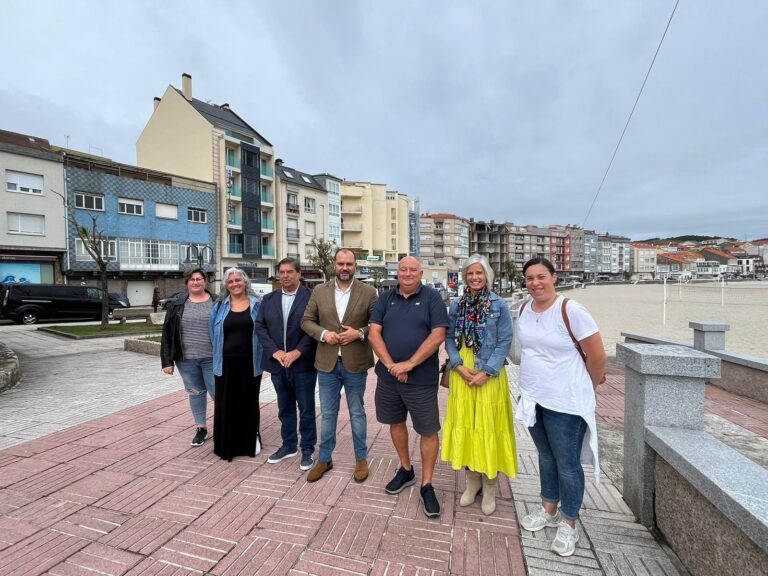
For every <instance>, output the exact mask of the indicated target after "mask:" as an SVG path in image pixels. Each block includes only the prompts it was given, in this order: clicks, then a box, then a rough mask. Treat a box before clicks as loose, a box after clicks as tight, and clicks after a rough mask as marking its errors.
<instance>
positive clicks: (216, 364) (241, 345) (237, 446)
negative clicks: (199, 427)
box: [210, 268, 262, 462]
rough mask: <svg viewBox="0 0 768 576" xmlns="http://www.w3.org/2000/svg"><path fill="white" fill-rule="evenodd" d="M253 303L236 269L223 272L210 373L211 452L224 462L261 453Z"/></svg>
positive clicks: (213, 319) (213, 320) (257, 346)
mask: <svg viewBox="0 0 768 576" xmlns="http://www.w3.org/2000/svg"><path fill="white" fill-rule="evenodd" d="M258 311H259V300H258V299H257V298H256V297H255V296H253V295H252V294H251V281H250V280H249V279H248V276H247V275H246V274H245V272H243V271H242V270H240V269H239V268H230V269H229V270H227V271H226V272H224V279H223V280H222V287H221V299H220V300H219V302H218V303H217V304H216V306H215V307H214V308H213V311H212V312H211V321H210V333H211V342H212V343H213V374H214V376H215V378H216V400H215V405H214V408H215V409H214V413H213V452H214V454H216V455H218V456H219V457H220V458H222V459H224V460H229V461H230V462H231V461H232V458H233V457H235V456H251V457H254V456H256V454H258V453H259V452H261V438H260V433H259V391H260V389H261V373H262V369H261V352H262V350H261V344H260V343H259V340H258V338H257V337H256V332H255V331H254V322H255V320H256V314H257V312H258Z"/></svg>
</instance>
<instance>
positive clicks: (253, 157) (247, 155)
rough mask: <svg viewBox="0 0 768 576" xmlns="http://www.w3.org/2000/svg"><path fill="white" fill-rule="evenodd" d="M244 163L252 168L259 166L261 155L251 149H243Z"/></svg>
mask: <svg viewBox="0 0 768 576" xmlns="http://www.w3.org/2000/svg"><path fill="white" fill-rule="evenodd" d="M243 164H244V165H245V166H250V167H251V168H258V167H259V155H258V154H255V153H253V152H251V151H250V150H243Z"/></svg>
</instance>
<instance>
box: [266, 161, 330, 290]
mask: <svg viewBox="0 0 768 576" xmlns="http://www.w3.org/2000/svg"><path fill="white" fill-rule="evenodd" d="M275 189H276V190H277V198H278V202H279V206H280V210H278V216H277V253H278V255H279V256H280V258H283V257H286V256H287V257H289V258H295V259H296V260H298V261H299V262H300V263H301V268H302V277H303V278H304V280H307V281H311V280H315V281H316V280H323V278H324V277H323V272H322V270H320V269H318V268H315V267H313V266H312V265H311V264H310V258H311V257H312V255H313V254H314V248H313V247H312V241H313V240H315V239H317V238H322V239H325V240H327V239H328V228H329V222H328V213H329V210H328V191H327V190H326V189H325V187H324V186H323V185H322V184H321V183H320V182H318V181H317V180H315V178H314V177H313V176H311V175H310V174H307V173H306V172H301V171H300V170H296V169H295V168H290V167H288V166H284V165H283V161H282V160H280V159H278V160H276V161H275Z"/></svg>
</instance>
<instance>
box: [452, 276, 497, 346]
mask: <svg viewBox="0 0 768 576" xmlns="http://www.w3.org/2000/svg"><path fill="white" fill-rule="evenodd" d="M490 310H491V292H490V290H488V288H487V287H486V288H483V289H482V290H481V291H480V292H478V293H477V294H475V295H474V296H473V295H472V294H470V292H469V290H466V291H465V292H464V296H462V297H461V300H459V305H458V308H457V310H456V312H457V316H456V327H455V328H454V330H453V342H454V343H455V344H456V348H457V349H458V350H461V346H462V340H463V342H464V344H466V345H467V346H468V347H469V348H472V352H473V353H475V354H478V353H479V352H480V348H482V347H483V343H484V342H485V320H486V318H487V316H488V312H490Z"/></svg>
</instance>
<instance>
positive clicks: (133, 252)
mask: <svg viewBox="0 0 768 576" xmlns="http://www.w3.org/2000/svg"><path fill="white" fill-rule="evenodd" d="M178 265H179V244H178V242H170V241H165V240H140V239H133V238H123V239H121V240H120V267H121V268H131V267H133V268H147V267H149V266H155V267H156V268H157V269H167V268H176V267H178Z"/></svg>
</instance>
